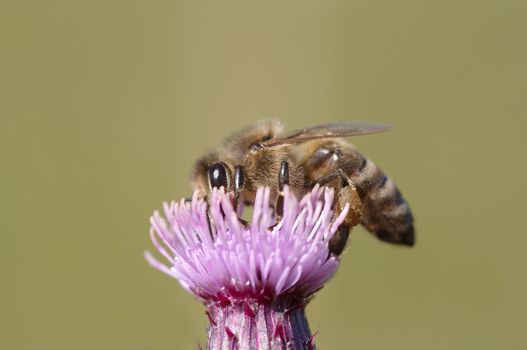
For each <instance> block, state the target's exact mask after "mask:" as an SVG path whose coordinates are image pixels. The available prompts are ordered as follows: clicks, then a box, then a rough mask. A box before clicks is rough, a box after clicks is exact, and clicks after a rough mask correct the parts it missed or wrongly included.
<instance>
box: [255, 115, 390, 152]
mask: <svg viewBox="0 0 527 350" xmlns="http://www.w3.org/2000/svg"><path fill="white" fill-rule="evenodd" d="M392 127H393V126H391V125H388V124H381V123H374V122H366V121H349V122H335V123H329V124H320V125H314V126H310V127H307V128H304V129H301V130H296V131H292V132H290V133H288V134H286V135H284V136H281V137H277V138H273V139H270V140H269V141H265V142H263V143H262V145H263V146H266V147H272V146H278V145H286V144H294V143H302V142H306V141H310V140H315V139H325V138H332V137H347V136H358V135H367V134H374V133H378V132H382V131H386V130H389V129H391V128H392Z"/></svg>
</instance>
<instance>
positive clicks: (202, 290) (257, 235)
mask: <svg viewBox="0 0 527 350" xmlns="http://www.w3.org/2000/svg"><path fill="white" fill-rule="evenodd" d="M270 194H271V191H270V189H269V188H260V189H258V191H257V194H256V200H255V203H254V208H253V213H252V218H251V221H250V222H249V223H248V224H247V225H244V224H242V223H241V221H240V219H239V218H240V217H241V215H242V211H243V208H241V209H239V210H238V212H237V211H236V210H235V209H234V208H233V206H232V204H231V200H230V197H229V194H225V193H224V191H223V190H217V189H214V190H213V192H212V195H211V198H210V201H209V202H208V203H207V202H206V201H205V200H203V199H199V198H198V197H197V195H196V194H194V196H193V198H192V201H191V202H185V201H184V200H181V202H180V203H176V202H172V203H171V204H166V203H165V204H164V211H165V217H166V220H165V219H163V218H162V217H161V215H160V214H159V212H155V213H154V215H153V216H152V217H151V229H150V237H151V239H152V242H153V244H154V246H155V247H156V249H157V250H158V251H159V252H160V253H161V255H163V257H164V258H166V260H167V261H168V264H166V265H165V264H163V263H161V262H159V261H158V260H157V259H155V258H154V257H153V256H152V255H151V254H150V253H148V252H147V253H145V257H146V259H147V260H148V262H149V263H150V264H151V265H152V266H153V267H155V268H156V269H158V270H160V271H162V272H165V273H166V274H168V275H170V276H172V277H175V278H176V279H177V280H178V281H179V283H180V284H181V285H182V286H183V288H185V289H186V290H188V291H189V292H191V293H193V294H194V295H195V296H197V297H198V298H199V299H201V300H202V301H203V303H204V304H205V306H206V307H207V315H208V316H209V320H210V323H211V325H210V327H209V344H208V348H209V349H231V348H232V349H235V348H236V349H286V348H287V349H309V348H314V342H313V337H312V336H311V333H310V331H309V327H308V325H307V320H306V319H305V315H304V307H305V305H307V303H308V302H309V299H310V296H312V294H313V293H315V292H316V291H317V290H319V289H320V288H322V287H323V285H324V283H325V282H326V281H328V280H329V279H330V278H331V277H332V276H333V275H334V273H335V272H336V270H337V268H338V265H339V260H338V259H337V258H336V257H334V256H333V255H330V254H329V250H328V242H329V240H330V239H331V237H332V236H333V235H334V233H335V232H336V231H337V228H338V227H339V225H340V224H341V223H342V221H343V220H344V218H345V216H346V213H347V212H348V209H349V206H348V205H347V206H346V207H345V208H344V210H343V211H342V212H341V213H340V215H339V216H338V217H336V216H335V214H334V212H333V209H332V208H333V197H334V193H333V189H330V188H326V187H319V186H318V185H317V186H315V187H314V188H313V189H312V191H311V192H309V193H308V194H307V195H305V196H304V197H303V198H302V199H301V200H300V201H299V200H298V199H297V198H296V197H295V195H294V194H293V193H292V192H291V191H290V190H289V189H288V188H287V187H286V188H285V189H284V201H283V203H284V204H283V206H284V207H283V216H282V218H281V220H280V221H278V223H277V222H276V217H275V210H274V209H273V207H272V206H271V205H270Z"/></svg>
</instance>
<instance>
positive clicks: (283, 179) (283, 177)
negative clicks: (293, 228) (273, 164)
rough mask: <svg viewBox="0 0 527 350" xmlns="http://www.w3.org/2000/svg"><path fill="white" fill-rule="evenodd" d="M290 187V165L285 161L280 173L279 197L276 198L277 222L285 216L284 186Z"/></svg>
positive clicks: (281, 165) (281, 164)
mask: <svg viewBox="0 0 527 350" xmlns="http://www.w3.org/2000/svg"><path fill="white" fill-rule="evenodd" d="M285 185H289V163H288V162H287V161H286V160H283V161H282V163H280V170H279V171H278V197H277V198H276V206H275V208H276V222H278V221H280V220H281V219H282V216H283V214H284V192H283V191H284V186H285Z"/></svg>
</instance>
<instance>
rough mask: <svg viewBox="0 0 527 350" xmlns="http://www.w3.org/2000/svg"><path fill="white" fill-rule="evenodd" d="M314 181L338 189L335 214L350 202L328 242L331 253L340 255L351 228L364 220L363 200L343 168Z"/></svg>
mask: <svg viewBox="0 0 527 350" xmlns="http://www.w3.org/2000/svg"><path fill="white" fill-rule="evenodd" d="M314 183H318V184H320V185H326V184H333V185H334V188H335V191H336V196H335V212H336V213H335V214H336V215H337V216H338V215H339V214H340V213H341V212H342V210H344V208H345V207H346V204H349V206H350V207H349V211H348V214H347V215H346V217H345V218H344V221H343V222H342V224H341V225H340V226H339V228H338V230H337V232H335V234H334V235H333V237H332V238H331V240H330V241H329V244H328V246H329V252H330V254H332V255H335V256H340V254H342V251H343V250H344V248H345V247H346V243H347V241H348V237H349V234H350V231H351V228H352V227H353V226H357V225H358V224H360V222H361V220H362V202H361V199H360V196H359V193H358V191H357V188H356V187H355V185H353V183H352V182H351V180H350V179H349V177H348V176H347V175H346V173H345V172H344V171H343V170H342V169H338V170H336V171H335V172H333V173H331V174H329V175H326V176H323V177H321V178H319V179H317V180H316V181H314Z"/></svg>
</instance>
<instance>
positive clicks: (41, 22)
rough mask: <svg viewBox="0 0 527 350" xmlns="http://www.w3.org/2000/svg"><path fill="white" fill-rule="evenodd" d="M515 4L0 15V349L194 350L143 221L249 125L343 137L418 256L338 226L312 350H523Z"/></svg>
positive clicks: (59, 10)
mask: <svg viewBox="0 0 527 350" xmlns="http://www.w3.org/2000/svg"><path fill="white" fill-rule="evenodd" d="M526 10H527V5H526V3H525V2H524V1H512V0H506V1H500V2H497V1H475V0H474V1H469V0H462V1H441V2H437V1H435V2H434V1H416V0H414V1H411V0H405V1H388V0H385V1H355V0H354V1H306V0H303V1H274V0H271V1H229V0H226V1H135V0H133V1H123V0H106V1H83V2H81V1H64V0H63V1H60V0H51V1H11V0H4V1H2V2H1V4H0V156H1V158H0V159H1V163H0V164H1V180H2V181H1V182H0V198H1V201H0V205H1V208H0V225H1V227H0V230H1V231H0V232H1V242H0V244H1V247H2V253H1V254H0V259H1V260H0V269H1V270H0V273H1V276H2V279H1V288H0V300H1V301H0V348H1V349H39V350H46V349H50V350H51V349H53V350H56V349H94V348H95V349H114V350H117V349H195V348H196V347H197V344H198V343H200V344H202V345H205V340H206V337H205V329H206V325H207V319H206V317H205V314H204V312H203V307H202V305H201V304H200V303H199V302H197V301H196V300H195V299H194V298H193V297H192V296H191V295H189V294H187V293H185V292H184V291H183V290H182V288H180V286H179V284H178V283H177V281H175V280H173V279H170V278H169V277H167V276H165V275H163V274H161V273H159V272H158V271H155V270H153V269H152V268H150V267H149V266H148V265H147V264H146V263H145V261H144V259H143V256H142V254H143V251H145V250H147V249H148V250H152V247H151V244H150V242H149V239H148V237H147V232H148V228H149V216H150V214H151V213H152V212H153V210H155V209H157V208H160V207H161V204H162V202H163V201H165V200H171V199H179V198H180V197H183V196H187V195H189V193H190V186H189V184H188V178H189V172H190V169H191V166H192V163H193V161H194V160H195V159H196V158H197V157H199V156H200V155H201V154H202V153H203V152H205V151H207V150H210V149H213V148H214V147H215V145H216V144H218V143H219V142H220V141H221V140H222V139H223V138H224V137H225V136H226V135H228V134H229V133H231V132H232V131H234V130H236V129H238V128H239V127H243V126H245V125H247V124H250V123H251V122H253V121H255V120H258V119H261V118H264V117H269V116H273V117H277V118H281V119H282V120H283V121H284V122H285V124H286V127H287V129H288V130H292V129H295V128H300V127H303V126H306V125H310V124H314V123H322V122H328V121H334V120H351V119H365V120H373V121H380V122H388V123H393V124H395V125H396V126H397V128H396V129H394V130H392V131H390V132H389V133H383V134H378V135H372V136H366V137H357V138H354V139H353V140H352V141H353V143H354V144H356V145H357V146H358V147H359V148H360V149H361V150H362V151H363V153H364V154H366V155H367V156H368V157H370V158H371V159H373V160H374V161H375V162H376V163H377V164H379V165H380V166H381V167H382V168H383V169H384V170H385V171H386V172H387V173H388V174H389V175H390V176H391V177H393V178H394V179H395V180H396V181H397V183H398V185H399V187H400V188H401V190H402V192H403V193H404V194H405V196H406V198H407V199H408V200H409V202H410V203H411V205H412V209H413V211H414V215H415V217H416V221H417V230H418V231H417V232H418V240H417V245H416V247H415V248H413V249H405V248H401V247H393V246H390V245H387V244H382V243H380V242H378V241H376V240H375V239H374V238H373V237H372V236H370V235H369V234H367V233H366V232H365V231H364V230H363V229H357V230H356V231H354V235H353V238H352V240H351V244H350V248H349V250H348V252H347V255H346V256H345V258H344V259H343V262H342V266H341V269H340V270H339V272H338V273H337V275H336V277H335V278H334V279H333V281H331V282H330V283H329V284H328V285H327V286H326V288H325V289H323V290H322V291H321V292H320V293H318V294H317V296H316V298H315V299H314V300H313V302H312V303H311V304H310V305H309V307H308V308H307V313H308V318H309V321H310V324H311V328H312V330H313V331H317V330H319V334H318V335H317V337H316V340H317V343H318V346H319V348H320V349H353V348H355V349H445V348H448V349H519V348H526V347H527V333H526V332H525V324H526V320H525V312H526V311H527V302H526V300H525V296H526V295H527V281H526V278H525V267H526V262H527V260H526V258H525V245H526V244H527V232H526V230H525V226H524V224H523V219H524V215H525V213H524V211H525V207H526V206H525V196H526V195H527V193H526V190H525V184H524V183H523V182H522V181H523V180H524V179H525V177H526V175H527V164H526V158H527V157H526V155H525V150H526V147H527V141H526V138H525V131H526V125H527V122H526V119H525V118H526V112H527V107H526V102H525V99H526V95H525V92H526V88H527V67H526V62H527V47H526V45H525V33H526V31H527V24H526V22H525V13H526V12H525V11H526Z"/></svg>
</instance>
